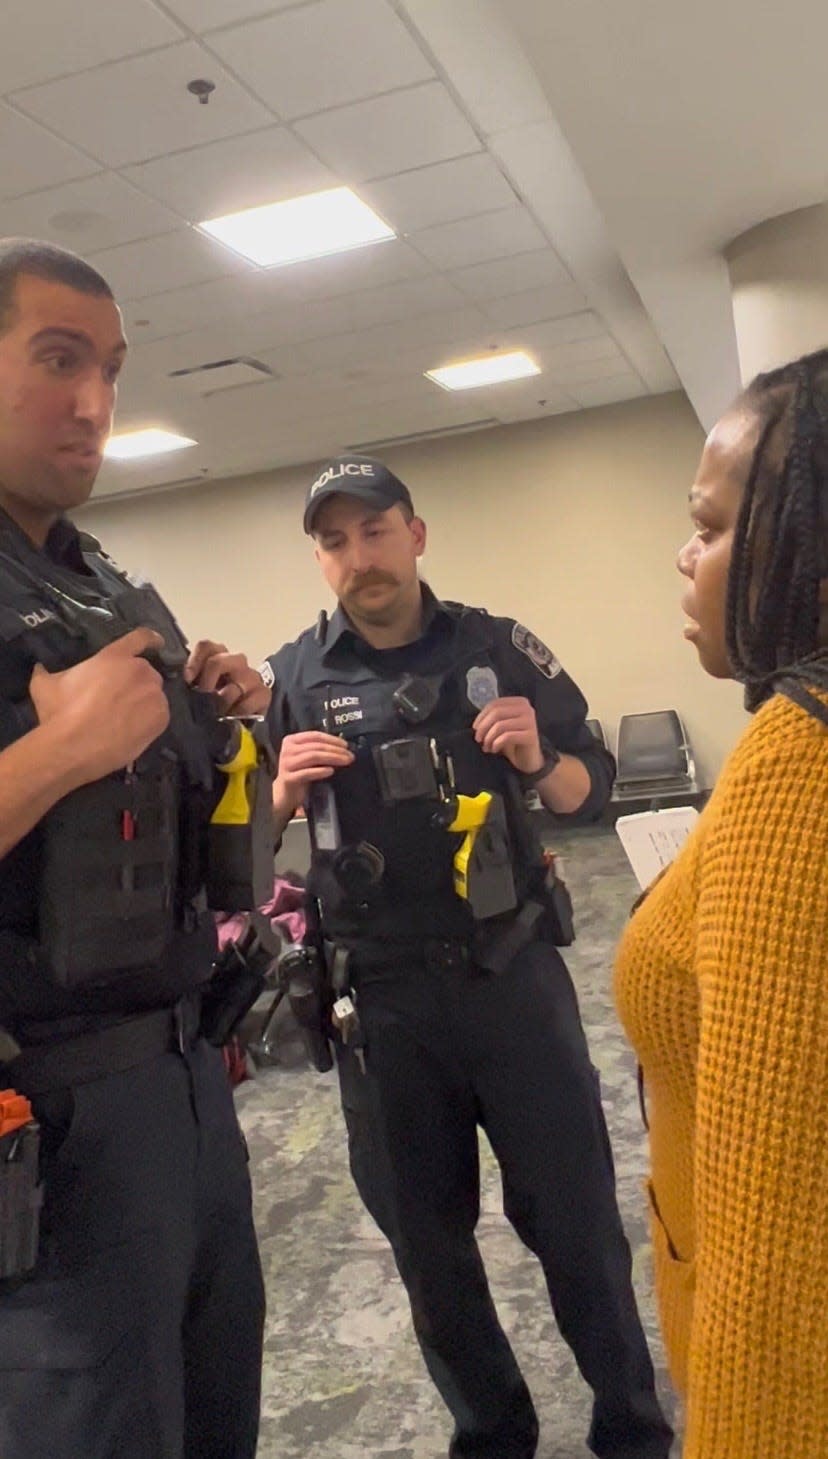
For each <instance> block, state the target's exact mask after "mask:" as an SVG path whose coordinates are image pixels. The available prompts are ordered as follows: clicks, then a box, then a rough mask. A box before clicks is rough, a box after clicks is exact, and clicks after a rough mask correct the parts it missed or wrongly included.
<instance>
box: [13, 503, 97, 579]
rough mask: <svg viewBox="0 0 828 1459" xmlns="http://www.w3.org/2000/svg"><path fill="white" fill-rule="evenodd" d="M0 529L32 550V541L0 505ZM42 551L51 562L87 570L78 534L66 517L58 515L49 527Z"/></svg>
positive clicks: (83, 571) (78, 570) (78, 569)
mask: <svg viewBox="0 0 828 1459" xmlns="http://www.w3.org/2000/svg"><path fill="white" fill-rule="evenodd" d="M0 529H2V530H3V531H6V532H8V533H9V535H10V536H11V538H12V540H13V541H14V542H16V543H18V542H19V543H20V544H21V545H22V546H24V547H26V548H27V549H28V550H29V551H31V550H32V543H31V542H30V541H29V539H28V537H27V536H26V533H25V532H24V531H23V529H22V527H18V525H17V523H16V522H15V520H14V518H13V517H10V516H9V514H8V512H4V511H3V508H2V507H0ZM34 550H35V551H37V550H38V549H37V548H35V549H34ZM43 552H44V554H45V555H46V557H49V558H51V560H52V562H56V563H59V564H62V565H64V566H65V567H70V568H73V569H74V570H75V572H82V573H85V572H86V570H87V569H86V563H85V562H84V560H83V554H82V552H81V547H80V534H79V533H78V529H77V527H76V526H75V525H74V523H72V522H70V521H69V518H68V517H58V519H57V521H56V522H55V524H54V526H52V527H50V528H49V532H48V534H47V537H46V541H45V543H44V545H43Z"/></svg>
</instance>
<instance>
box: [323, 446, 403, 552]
mask: <svg viewBox="0 0 828 1459" xmlns="http://www.w3.org/2000/svg"><path fill="white" fill-rule="evenodd" d="M337 494H341V495H343V496H353V497H356V498H357V500H358V501H361V502H365V503H366V505H367V506H369V507H372V508H373V509H374V511H377V512H387V511H388V508H389V507H393V506H397V505H398V504H399V505H401V506H406V507H408V508H409V509H410V510H411V511H412V512H413V510H414V503H413V502H412V500H411V493H410V491H409V490H408V487H407V486H405V485H404V484H403V482H401V481H400V480H399V478H398V477H396V476H395V475H394V473H393V471H389V470H388V467H387V466H383V464H382V462H381V461H374V460H372V458H371V457H370V456H357V455H353V454H351V455H347V456H335V457H334V458H333V460H332V461H329V462H328V463H327V465H326V466H323V468H322V470H321V471H320V472H319V474H318V476H317V477H316V478H315V480H314V481H313V482H311V485H310V486H309V488H308V494H307V497H306V498H305V519H304V528H305V531H306V532H308V533H310V532H312V531H313V520H314V517H315V516H316V513H317V511H318V509H319V507H320V506H321V504H322V502H323V501H325V500H326V498H327V497H330V496H336V495H337Z"/></svg>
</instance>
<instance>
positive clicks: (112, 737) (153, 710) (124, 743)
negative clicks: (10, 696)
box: [29, 628, 170, 784]
mask: <svg viewBox="0 0 828 1459" xmlns="http://www.w3.org/2000/svg"><path fill="white" fill-rule="evenodd" d="M163 646H164V644H163V639H162V638H161V636H160V634H157V633H154V632H153V630H152V629H151V628H134V629H133V630H132V632H131V633H127V634H125V635H124V637H123V638H119V639H118V640H117V641H116V642H115V643H110V644H107V646H106V648H102V649H101V650H100V652H99V653H96V654H93V655H92V657H91V658H89V659H85V660H84V662H83V663H82V664H76V665H75V667H74V668H72V669H64V670H63V671H62V672H60V673H57V674H50V673H49V672H48V671H47V670H46V669H44V668H42V667H41V665H40V664H38V665H37V667H36V668H35V671H34V673H33V674H32V677H31V680H30V683H29V694H30V696H31V700H32V703H33V705H34V707H35V713H36V714H37V717H38V720H39V722H40V723H41V724H48V723H50V722H52V723H53V724H60V725H61V726H62V727H63V728H64V729H65V731H66V735H67V743H68V744H70V745H71V746H72V750H73V754H74V756H75V758H76V763H77V768H78V771H79V773H80V775H81V777H82V778H81V780H80V782H79V783H80V784H84V783H86V782H88V781H92V780H99V779H101V778H102V776H104V775H109V774H111V772H112V771H113V770H123V768H124V766H125V765H129V764H131V762H132V761H133V760H137V759H138V756H139V755H141V754H143V752H144V750H146V749H147V747H148V746H149V745H151V744H152V743H153V741H154V740H157V739H158V736H159V735H161V734H163V733H164V730H165V729H166V728H167V725H168V723H169V719H170V710H169V705H168V703H167V699H166V695H165V694H164V685H163V680H162V678H161V675H160V674H159V673H158V672H157V670H156V669H154V668H153V667H152V665H151V664H150V663H148V662H147V660H146V659H145V658H142V657H141V655H142V654H145V653H147V652H148V651H149V650H151V649H155V650H158V649H160V648H163Z"/></svg>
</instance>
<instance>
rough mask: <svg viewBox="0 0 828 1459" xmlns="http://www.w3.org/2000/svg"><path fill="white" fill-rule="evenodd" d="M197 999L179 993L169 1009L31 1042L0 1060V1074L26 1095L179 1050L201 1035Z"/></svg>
mask: <svg viewBox="0 0 828 1459" xmlns="http://www.w3.org/2000/svg"><path fill="white" fill-rule="evenodd" d="M200 1011H201V1010H200V1000H199V999H198V996H197V995H195V996H194V995H192V994H191V995H189V996H187V997H186V998H181V999H180V1000H179V1001H178V1003H176V1004H174V1005H173V1006H172V1007H171V1008H159V1009H156V1010H155V1011H154V1012H152V1013H142V1014H136V1015H135V1016H134V1017H132V1018H125V1019H123V1020H121V1021H120V1022H119V1023H113V1024H110V1025H109V1026H108V1027H104V1028H98V1029H92V1030H90V1031H89V1032H88V1033H82V1034H76V1035H74V1036H72V1037H70V1038H65V1039H58V1040H56V1041H55V1042H54V1043H46V1044H30V1045H29V1046H28V1047H26V1048H24V1049H21V1051H20V1053H19V1054H17V1055H16V1056H15V1057H14V1058H13V1059H9V1060H8V1061H7V1062H4V1063H2V1064H0V1077H2V1080H3V1082H4V1083H7V1084H9V1085H10V1086H12V1087H13V1088H14V1089H16V1090H17V1091H18V1092H19V1093H20V1094H25V1095H27V1096H28V1097H29V1098H30V1099H31V1098H32V1097H34V1096H36V1095H39V1094H50V1093H52V1091H54V1090H56V1089H70V1088H72V1087H73V1086H74V1085H76V1084H89V1083H91V1082H92V1080H94V1079H102V1078H104V1077H105V1076H106V1075H107V1074H123V1073H125V1072H126V1070H128V1069H136V1068H137V1067H138V1066H139V1065H140V1064H147V1063H149V1062H150V1061H151V1060H152V1059H155V1058H157V1057H158V1056H159V1055H160V1054H163V1053H166V1052H168V1051H169V1050H175V1049H178V1050H179V1051H180V1052H181V1053H183V1052H184V1051H185V1050H186V1049H188V1048H191V1047H192V1046H193V1044H195V1042H196V1040H197V1039H198V1036H199V1019H200Z"/></svg>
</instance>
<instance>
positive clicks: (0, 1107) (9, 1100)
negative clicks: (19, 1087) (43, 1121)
mask: <svg viewBox="0 0 828 1459" xmlns="http://www.w3.org/2000/svg"><path fill="white" fill-rule="evenodd" d="M31 1119H32V1107H31V1105H30V1104H29V1101H28V1099H26V1097H25V1095H23V1094H17V1093H15V1091H14V1090H13V1089H0V1140H1V1139H2V1138H3V1136H4V1135H10V1134H11V1133H12V1131H13V1130H19V1129H20V1128H21V1126H23V1125H27V1124H28V1123H29V1121H30V1120H31Z"/></svg>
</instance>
